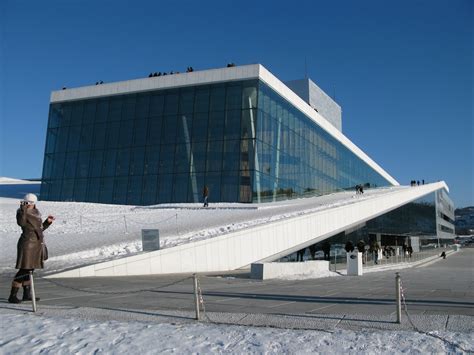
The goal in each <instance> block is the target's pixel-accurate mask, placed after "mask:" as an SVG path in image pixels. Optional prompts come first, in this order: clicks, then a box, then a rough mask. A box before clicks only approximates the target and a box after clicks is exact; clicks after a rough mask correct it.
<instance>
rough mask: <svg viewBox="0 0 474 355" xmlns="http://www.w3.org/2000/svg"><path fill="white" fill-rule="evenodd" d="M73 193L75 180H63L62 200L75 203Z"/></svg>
mask: <svg viewBox="0 0 474 355" xmlns="http://www.w3.org/2000/svg"><path fill="white" fill-rule="evenodd" d="M73 192H74V180H73V179H65V180H63V183H62V188H61V200H62V201H73Z"/></svg>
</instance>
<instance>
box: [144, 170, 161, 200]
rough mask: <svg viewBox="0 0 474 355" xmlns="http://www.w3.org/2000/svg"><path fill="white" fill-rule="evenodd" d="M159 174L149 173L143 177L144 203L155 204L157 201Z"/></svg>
mask: <svg viewBox="0 0 474 355" xmlns="http://www.w3.org/2000/svg"><path fill="white" fill-rule="evenodd" d="M157 189H158V176H157V175H148V176H144V177H143V190H142V203H143V204H144V205H154V204H156V203H157V199H156V194H157Z"/></svg>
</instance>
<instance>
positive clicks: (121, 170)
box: [115, 149, 130, 176]
mask: <svg viewBox="0 0 474 355" xmlns="http://www.w3.org/2000/svg"><path fill="white" fill-rule="evenodd" d="M129 168H130V150H129V149H120V150H119V151H118V152H117V160H116V167H115V175H116V176H126V175H128V174H129Z"/></svg>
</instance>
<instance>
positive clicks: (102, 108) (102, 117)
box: [95, 99, 109, 122]
mask: <svg viewBox="0 0 474 355" xmlns="http://www.w3.org/2000/svg"><path fill="white" fill-rule="evenodd" d="M95 115H96V116H95V122H105V121H107V116H108V115H109V100H108V99H102V100H99V101H98V102H97V110H96V113H95Z"/></svg>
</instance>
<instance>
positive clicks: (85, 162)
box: [76, 151, 90, 201]
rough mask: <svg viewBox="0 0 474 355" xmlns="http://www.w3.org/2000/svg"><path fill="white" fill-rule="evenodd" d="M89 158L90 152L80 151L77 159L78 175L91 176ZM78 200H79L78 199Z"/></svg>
mask: <svg viewBox="0 0 474 355" xmlns="http://www.w3.org/2000/svg"><path fill="white" fill-rule="evenodd" d="M89 158H90V152H89V151H86V152H80V153H79V156H78V159H77V172H76V177H78V178H86V177H88V176H89ZM76 201H78V200H76Z"/></svg>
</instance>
